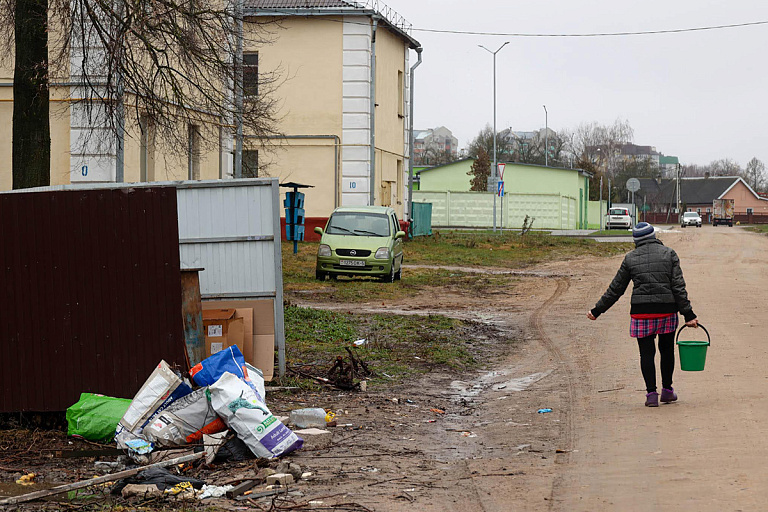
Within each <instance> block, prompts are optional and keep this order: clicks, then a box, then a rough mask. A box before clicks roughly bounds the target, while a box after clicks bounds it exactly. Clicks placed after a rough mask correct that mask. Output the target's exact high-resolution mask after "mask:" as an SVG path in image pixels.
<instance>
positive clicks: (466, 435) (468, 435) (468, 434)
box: [461, 432, 477, 437]
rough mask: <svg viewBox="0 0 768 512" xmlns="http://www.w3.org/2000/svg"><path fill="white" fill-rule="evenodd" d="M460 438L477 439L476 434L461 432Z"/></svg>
mask: <svg viewBox="0 0 768 512" xmlns="http://www.w3.org/2000/svg"><path fill="white" fill-rule="evenodd" d="M461 437H477V434H475V433H474V432H462V433H461Z"/></svg>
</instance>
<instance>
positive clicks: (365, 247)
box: [315, 206, 405, 283]
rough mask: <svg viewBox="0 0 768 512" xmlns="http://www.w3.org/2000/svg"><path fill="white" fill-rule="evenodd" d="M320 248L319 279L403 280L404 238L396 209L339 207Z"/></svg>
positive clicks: (317, 270)
mask: <svg viewBox="0 0 768 512" xmlns="http://www.w3.org/2000/svg"><path fill="white" fill-rule="evenodd" d="M315 233H319V234H320V235H321V239H320V245H319V246H318V248H317V266H316V267H315V277H316V278H317V279H318V280H320V281H323V280H325V277H326V276H330V277H331V278H335V277H337V276H373V277H379V278H381V279H383V280H384V281H386V282H390V283H391V282H392V281H396V280H398V279H400V276H401V275H402V266H403V238H404V237H405V232H404V231H400V224H399V223H398V221H397V215H396V214H395V210H393V209H392V208H389V207H387V206H356V207H351V206H346V207H341V208H336V209H335V210H334V211H333V213H332V214H331V216H330V218H329V219H328V223H327V224H326V225H325V230H323V228H319V227H318V228H315Z"/></svg>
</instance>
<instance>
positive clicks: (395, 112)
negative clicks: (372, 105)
mask: <svg viewBox="0 0 768 512" xmlns="http://www.w3.org/2000/svg"><path fill="white" fill-rule="evenodd" d="M405 48H406V43H405V42H404V41H403V40H402V39H401V38H400V37H398V36H397V35H395V34H394V33H392V32H391V31H390V30H389V29H387V28H386V27H380V28H379V29H378V30H377V33H376V104H377V105H378V106H377V107H376V121H375V122H376V177H375V180H376V182H377V184H378V186H377V190H376V204H380V205H387V206H392V207H393V208H394V209H395V211H397V215H398V217H399V218H402V217H403V208H404V203H405V200H404V194H405V187H404V183H403V167H404V165H405V156H404V155H403V149H404V144H405V132H404V129H405V112H404V108H405V105H404V103H405V102H404V95H405V88H404V86H405V80H406V69H405Z"/></svg>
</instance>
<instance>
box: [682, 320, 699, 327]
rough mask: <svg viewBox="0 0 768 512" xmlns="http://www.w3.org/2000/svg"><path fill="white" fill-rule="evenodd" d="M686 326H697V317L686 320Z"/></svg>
mask: <svg viewBox="0 0 768 512" xmlns="http://www.w3.org/2000/svg"><path fill="white" fill-rule="evenodd" d="M685 326H686V327H698V326H699V319H698V318H694V319H693V320H688V321H687V322H685Z"/></svg>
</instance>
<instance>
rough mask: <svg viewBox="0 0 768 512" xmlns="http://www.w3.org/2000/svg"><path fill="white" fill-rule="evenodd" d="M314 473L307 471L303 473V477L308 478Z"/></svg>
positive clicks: (303, 478)
mask: <svg viewBox="0 0 768 512" xmlns="http://www.w3.org/2000/svg"><path fill="white" fill-rule="evenodd" d="M312 475H313V473H312V472H311V471H307V472H306V473H302V474H301V479H302V480H306V479H307V478H309V477H311V476H312Z"/></svg>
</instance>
